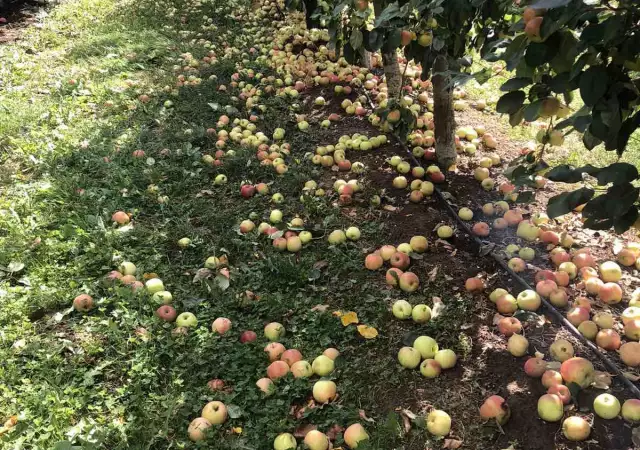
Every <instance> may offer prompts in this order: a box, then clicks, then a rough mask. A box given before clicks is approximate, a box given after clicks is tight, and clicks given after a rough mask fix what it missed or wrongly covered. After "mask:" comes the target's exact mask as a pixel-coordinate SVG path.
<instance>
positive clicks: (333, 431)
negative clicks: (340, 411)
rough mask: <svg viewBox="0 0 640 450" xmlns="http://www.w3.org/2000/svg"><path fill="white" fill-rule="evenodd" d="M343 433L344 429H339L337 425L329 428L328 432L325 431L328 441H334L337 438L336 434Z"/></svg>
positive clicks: (335, 449)
mask: <svg viewBox="0 0 640 450" xmlns="http://www.w3.org/2000/svg"><path fill="white" fill-rule="evenodd" d="M343 431H344V427H341V426H340V425H338V424H334V425H333V426H332V427H331V428H329V431H327V433H326V435H327V437H328V438H329V439H330V440H332V441H334V440H335V439H336V437H337V436H338V434H340V433H342V432H343ZM334 450H338V449H337V448H334Z"/></svg>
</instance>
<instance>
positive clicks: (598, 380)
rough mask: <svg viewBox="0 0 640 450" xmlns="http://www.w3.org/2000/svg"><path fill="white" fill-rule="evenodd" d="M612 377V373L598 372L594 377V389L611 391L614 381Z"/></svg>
mask: <svg viewBox="0 0 640 450" xmlns="http://www.w3.org/2000/svg"><path fill="white" fill-rule="evenodd" d="M611 377H612V375H611V374H610V373H607V372H600V371H598V370H596V371H595V375H594V377H593V387H594V388H596V389H609V387H610V386H611V381H612V380H611Z"/></svg>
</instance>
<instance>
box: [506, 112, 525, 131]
mask: <svg viewBox="0 0 640 450" xmlns="http://www.w3.org/2000/svg"><path fill="white" fill-rule="evenodd" d="M523 120H524V108H520V109H519V110H518V111H516V112H514V113H513V114H509V125H511V126H512V127H515V126H518V125H520V124H521V123H522V121H523Z"/></svg>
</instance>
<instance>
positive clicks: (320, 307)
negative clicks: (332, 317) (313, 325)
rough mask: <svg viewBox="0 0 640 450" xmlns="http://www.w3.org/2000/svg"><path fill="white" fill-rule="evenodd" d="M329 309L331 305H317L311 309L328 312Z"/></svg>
mask: <svg viewBox="0 0 640 450" xmlns="http://www.w3.org/2000/svg"><path fill="white" fill-rule="evenodd" d="M327 309H329V305H316V306H314V307H313V308H311V311H317V312H326V311H327Z"/></svg>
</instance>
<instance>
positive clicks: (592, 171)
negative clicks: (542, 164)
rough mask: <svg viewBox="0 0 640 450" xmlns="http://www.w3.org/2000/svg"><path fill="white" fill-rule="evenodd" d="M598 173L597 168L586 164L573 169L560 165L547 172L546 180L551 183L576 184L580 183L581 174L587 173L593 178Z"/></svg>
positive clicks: (566, 165)
mask: <svg viewBox="0 0 640 450" xmlns="http://www.w3.org/2000/svg"><path fill="white" fill-rule="evenodd" d="M599 171H600V169H599V168H597V167H594V166H592V165H591V164H587V165H586V166H583V167H579V168H575V167H573V166H570V165H568V164H562V165H560V166H557V167H554V168H553V169H551V170H550V171H549V172H547V175H546V176H547V178H548V179H549V180H551V181H559V182H562V183H578V182H580V181H582V174H583V173H587V174H589V175H591V176H595V175H596V174H597V173H598V172H599Z"/></svg>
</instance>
